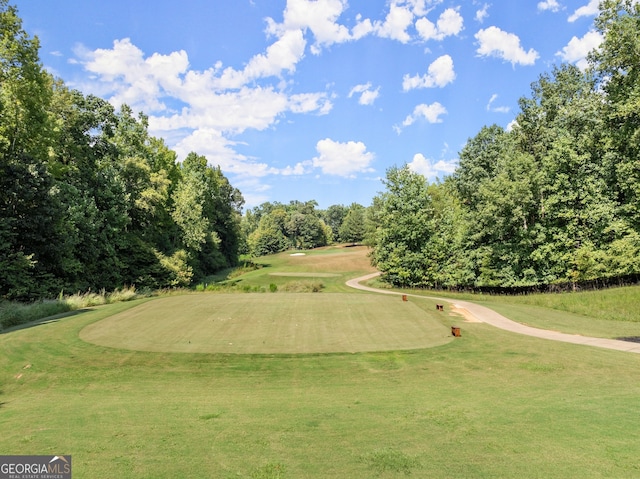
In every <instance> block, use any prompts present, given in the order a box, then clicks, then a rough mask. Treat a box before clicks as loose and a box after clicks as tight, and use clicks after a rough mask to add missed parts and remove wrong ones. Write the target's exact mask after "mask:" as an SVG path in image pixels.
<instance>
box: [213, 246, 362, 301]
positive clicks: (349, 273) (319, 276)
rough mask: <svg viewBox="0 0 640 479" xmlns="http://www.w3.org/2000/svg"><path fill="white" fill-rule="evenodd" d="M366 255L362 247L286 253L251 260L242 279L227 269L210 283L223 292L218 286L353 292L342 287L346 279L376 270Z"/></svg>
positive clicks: (239, 288)
mask: <svg viewBox="0 0 640 479" xmlns="http://www.w3.org/2000/svg"><path fill="white" fill-rule="evenodd" d="M368 252H369V250H368V248H367V247H365V246H355V247H344V246H330V247H326V248H319V249H315V250H311V251H305V252H304V256H292V254H294V253H300V252H297V251H287V252H285V253H280V254H276V255H271V256H266V257H263V258H257V259H254V260H253V264H254V265H255V266H257V268H256V267H255V266H254V267H252V268H241V269H242V270H243V271H248V272H246V273H245V274H243V275H241V276H237V275H236V273H235V270H229V271H227V272H225V274H224V275H218V276H215V277H211V278H210V283H211V282H213V283H215V284H217V285H218V287H219V290H220V291H222V292H226V291H227V290H226V289H224V288H220V286H226V287H227V288H230V287H233V289H234V290H236V291H243V288H246V289H245V290H248V289H251V290H252V291H266V292H268V291H269V290H270V289H269V287H270V285H272V284H275V285H276V286H277V289H278V291H287V290H291V289H294V288H296V283H301V282H308V283H316V284H321V285H322V288H321V291H322V292H328V293H336V292H351V293H352V292H354V291H353V289H351V288H349V287H348V286H346V285H345V284H344V283H345V282H346V281H347V280H348V279H351V278H355V277H357V276H362V275H365V274H367V273H371V272H373V271H375V269H374V268H373V267H372V266H371V265H370V264H369V260H368V257H367V254H368ZM202 289H204V288H202Z"/></svg>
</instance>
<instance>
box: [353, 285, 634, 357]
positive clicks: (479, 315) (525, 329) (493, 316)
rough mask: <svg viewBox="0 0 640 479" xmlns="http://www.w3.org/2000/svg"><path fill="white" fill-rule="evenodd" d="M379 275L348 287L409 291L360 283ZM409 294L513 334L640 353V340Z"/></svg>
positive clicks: (365, 289) (389, 292) (367, 289)
mask: <svg viewBox="0 0 640 479" xmlns="http://www.w3.org/2000/svg"><path fill="white" fill-rule="evenodd" d="M380 274H381V273H372V274H368V275H366V276H361V277H360V278H354V279H350V280H349V281H347V286H350V287H352V288H355V289H360V290H363V291H370V292H373V293H381V294H396V295H398V294H400V295H402V294H406V293H399V292H396V291H389V290H386V289H378V288H371V287H369V286H364V285H362V284H360V282H362V281H367V280H369V279H372V278H375V277H376V276H379V275H380ZM407 296H415V297H417V298H429V299H435V300H437V301H442V302H447V303H450V304H452V305H453V306H454V307H455V308H457V309H464V310H466V311H467V312H468V313H469V314H470V315H471V316H473V318H474V319H475V320H477V321H481V322H483V323H487V324H490V325H491V326H495V327H496V328H500V329H504V330H506V331H511V332H512V333H518V334H525V335H527V336H535V337H536V338H542V339H550V340H553V341H563V342H565V343H573V344H584V345H586V346H595V347H598V348H607V349H615V350H618V351H627V352H630V353H640V343H633V342H629V341H619V340H617V339H605V338H593V337H589V336H581V335H579V334H567V333H559V332H557V331H549V330H546V329H538V328H532V327H531V326H525V325H524V324H520V323H517V322H515V321H511V320H510V319H508V318H505V317H504V316H502V315H501V314H498V313H496V312H495V311H493V310H491V309H489V308H487V307H485V306H481V305H479V304H476V303H470V302H468V301H458V300H451V299H446V298H438V297H434V296H420V295H417V294H407Z"/></svg>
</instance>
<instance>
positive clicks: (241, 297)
mask: <svg viewBox="0 0 640 479" xmlns="http://www.w3.org/2000/svg"><path fill="white" fill-rule="evenodd" d="M80 337H81V338H82V339H84V340H85V341H88V342H91V343H96V344H100V345H103V346H111V347H120V348H126V349H134V350H140V351H160V352H198V353H241V354H289V353H328V352H362V351H388V350H402V349H421V348H427V347H433V346H438V345H441V344H445V343H447V342H449V341H450V340H451V339H452V337H451V331H450V329H447V328H446V327H445V326H443V325H442V323H441V322H440V321H438V313H437V312H436V311H435V303H434V302H433V301H429V300H426V299H425V300H423V299H417V300H416V301H411V302H403V301H402V300H401V298H400V297H388V296H382V295H376V294H353V293H352V294H347V293H299V294H294V293H276V294H272V293H264V294H207V293H201V294H193V295H185V296H176V297H167V298H160V299H156V300H154V301H148V302H144V303H143V304H140V305H139V306H137V307H135V308H132V309H129V310H127V311H125V312H123V313H120V314H116V315H114V316H111V317H110V318H107V319H105V320H103V321H100V322H98V323H94V324H92V325H90V326H88V327H87V328H85V329H83V330H82V331H81V333H80Z"/></svg>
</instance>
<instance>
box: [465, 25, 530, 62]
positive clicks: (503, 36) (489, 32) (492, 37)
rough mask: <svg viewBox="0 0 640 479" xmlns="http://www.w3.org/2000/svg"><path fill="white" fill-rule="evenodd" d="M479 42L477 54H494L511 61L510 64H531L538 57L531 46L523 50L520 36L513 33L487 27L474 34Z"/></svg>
mask: <svg viewBox="0 0 640 479" xmlns="http://www.w3.org/2000/svg"><path fill="white" fill-rule="evenodd" d="M475 37H476V39H477V40H478V42H479V43H480V46H479V47H478V49H477V50H476V52H477V53H478V55H479V56H494V57H498V58H502V59H503V60H506V61H509V62H511V64H512V65H515V64H516V63H517V64H520V65H533V64H534V63H535V62H536V60H537V59H538V57H539V54H538V52H537V51H535V50H534V49H533V48H531V49H530V50H529V51H525V50H524V49H523V48H522V47H521V46H520V38H518V36H517V35H514V34H513V33H508V32H505V31H503V30H500V29H499V28H498V27H489V28H486V29H482V30H479V31H478V33H476V35H475Z"/></svg>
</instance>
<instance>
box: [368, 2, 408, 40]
mask: <svg viewBox="0 0 640 479" xmlns="http://www.w3.org/2000/svg"><path fill="white" fill-rule="evenodd" d="M412 23H413V12H412V11H411V9H410V8H407V7H404V6H401V5H399V4H397V3H396V2H393V3H391V5H390V7H389V13H388V14H387V17H386V18H385V21H384V23H382V22H375V23H374V29H375V32H376V33H377V34H378V36H380V37H382V38H390V39H392V40H398V41H399V42H401V43H408V42H409V41H410V40H411V35H409V33H407V29H408V28H409V27H410V26H411V24H412Z"/></svg>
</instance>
